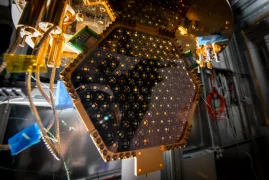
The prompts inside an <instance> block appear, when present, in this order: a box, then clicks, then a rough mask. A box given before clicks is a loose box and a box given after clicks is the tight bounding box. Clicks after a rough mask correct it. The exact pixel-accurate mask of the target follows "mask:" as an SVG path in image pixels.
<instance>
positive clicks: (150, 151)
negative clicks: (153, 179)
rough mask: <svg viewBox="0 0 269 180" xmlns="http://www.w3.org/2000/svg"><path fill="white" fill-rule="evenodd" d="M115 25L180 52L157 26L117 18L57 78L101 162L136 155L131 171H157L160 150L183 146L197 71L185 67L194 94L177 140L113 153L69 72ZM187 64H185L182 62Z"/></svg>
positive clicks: (198, 90)
mask: <svg viewBox="0 0 269 180" xmlns="http://www.w3.org/2000/svg"><path fill="white" fill-rule="evenodd" d="M115 28H127V29H130V30H135V31H139V32H142V33H146V34H148V35H152V36H158V37H162V38H165V39H168V40H170V41H171V42H172V43H173V44H174V47H175V49H176V50H177V52H180V51H179V49H178V48H176V47H177V46H176V45H175V42H174V38H172V37H168V36H167V32H163V31H159V30H158V29H157V28H152V27H148V26H144V25H141V24H138V23H135V22H131V24H130V22H124V21H120V20H117V21H116V22H114V23H113V24H111V25H110V26H109V27H108V28H107V29H106V30H105V31H104V32H103V33H102V34H101V35H100V37H101V38H100V39H99V40H98V41H97V42H96V43H95V45H93V46H92V47H91V48H89V50H88V51H87V52H84V53H81V54H79V55H78V57H77V58H76V59H74V60H73V61H71V62H70V63H69V64H68V66H67V67H66V68H65V69H64V70H63V71H62V72H61V73H60V76H61V79H62V81H63V82H64V84H65V86H66V89H67V91H68V92H69V95H70V97H71V98H72V100H73V103H74V106H75V107H76V109H77V111H78V113H79V115H80V117H81V119H82V120H83V122H84V124H85V127H86V128H87V130H88V132H89V134H90V135H91V137H92V139H93V141H94V143H95V145H96V147H97V148H98V150H99V152H100V154H101V156H102V158H103V159H104V161H106V162H108V161H114V160H120V159H127V158H133V157H135V158H136V169H135V174H136V175H142V174H146V173H149V172H152V171H157V170H160V169H162V168H163V157H162V153H163V152H164V151H168V150H171V149H177V148H182V147H185V146H186V143H187V139H188V136H189V133H190V130H191V127H192V117H193V114H194V112H195V108H196V105H197V103H198V101H199V98H200V97H201V93H202V84H201V83H200V80H199V78H198V76H197V74H196V73H195V72H194V71H191V70H189V69H187V71H188V72H189V74H190V76H191V78H192V80H193V82H194V84H195V86H196V87H197V88H196V94H195V95H194V99H193V104H192V107H191V108H190V113H189V117H188V122H187V124H186V126H185V129H184V131H183V135H182V137H181V139H180V141H179V143H175V144H169V145H161V146H159V147H154V148H147V149H141V150H133V151H126V152H119V153H113V152H111V151H109V150H108V148H107V147H106V145H105V143H104V142H103V140H102V138H101V136H100V134H99V133H98V131H97V130H96V129H95V127H94V125H93V123H92V121H91V119H90V118H89V116H88V114H87V112H86V111H85V109H84V107H83V104H82V103H81V101H80V99H79V96H78V94H77V92H76V90H75V87H74V86H73V84H72V82H71V75H72V72H73V71H74V70H75V69H76V68H77V67H78V66H79V65H80V64H81V63H82V62H83V61H84V59H85V58H86V57H88V55H90V54H91V53H92V52H93V51H94V49H96V47H97V46H98V44H99V43H101V42H102V41H103V40H104V39H105V38H106V37H107V36H108V35H109V34H110V33H111V32H112V31H113V30H114V29H115ZM185 64H186V65H187V63H186V62H185ZM152 158H154V162H153V161H152Z"/></svg>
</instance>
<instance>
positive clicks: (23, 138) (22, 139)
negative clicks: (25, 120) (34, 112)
mask: <svg viewBox="0 0 269 180" xmlns="http://www.w3.org/2000/svg"><path fill="white" fill-rule="evenodd" d="M40 138H41V131H40V129H39V126H38V125H37V124H36V123H35V124H33V125H31V126H29V127H27V128H26V129H24V130H22V131H20V132H19V133H17V134H16V135H15V136H13V137H11V138H9V140H8V144H9V147H10V151H11V154H12V155H17V154H18V153H20V152H21V151H23V150H24V149H27V148H29V147H31V146H33V145H34V144H37V143H39V142H40Z"/></svg>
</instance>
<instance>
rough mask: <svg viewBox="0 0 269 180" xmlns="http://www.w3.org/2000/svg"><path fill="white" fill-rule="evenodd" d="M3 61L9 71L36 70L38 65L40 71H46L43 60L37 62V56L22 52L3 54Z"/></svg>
mask: <svg viewBox="0 0 269 180" xmlns="http://www.w3.org/2000/svg"><path fill="white" fill-rule="evenodd" d="M4 61H5V62H6V64H7V67H6V69H7V71H8V72H10V73H24V72H36V68H37V66H38V65H39V66H40V72H47V69H46V65H45V63H44V62H42V64H38V61H37V56H34V55H24V54H4Z"/></svg>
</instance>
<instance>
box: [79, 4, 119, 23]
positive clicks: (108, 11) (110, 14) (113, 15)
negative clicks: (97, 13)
mask: <svg viewBox="0 0 269 180" xmlns="http://www.w3.org/2000/svg"><path fill="white" fill-rule="evenodd" d="M83 2H84V4H85V5H86V6H94V5H103V6H104V8H105V9H106V12H107V14H108V16H109V17H110V19H111V21H112V22H113V21H115V20H116V16H115V14H114V12H113V10H112V9H111V8H110V6H109V5H108V4H107V3H106V2H105V1H102V0H101V1H98V2H91V1H89V0H83Z"/></svg>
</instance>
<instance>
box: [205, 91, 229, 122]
mask: <svg viewBox="0 0 269 180" xmlns="http://www.w3.org/2000/svg"><path fill="white" fill-rule="evenodd" d="M214 95H216V96H217V98H218V99H219V100H220V108H218V109H215V110H213V108H212V97H213V96H214ZM206 102H207V104H206V107H207V111H208V113H209V115H210V116H211V117H213V118H214V119H216V120H222V119H223V118H221V117H218V116H219V115H221V114H222V113H223V112H224V109H225V99H224V97H223V96H221V95H220V94H219V93H218V92H217V91H211V92H210V93H209V94H208V96H207V99H206Z"/></svg>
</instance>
